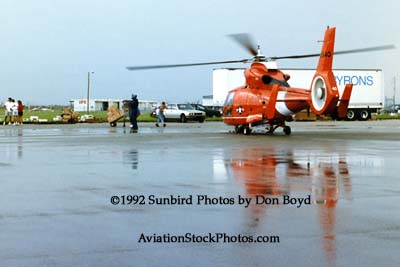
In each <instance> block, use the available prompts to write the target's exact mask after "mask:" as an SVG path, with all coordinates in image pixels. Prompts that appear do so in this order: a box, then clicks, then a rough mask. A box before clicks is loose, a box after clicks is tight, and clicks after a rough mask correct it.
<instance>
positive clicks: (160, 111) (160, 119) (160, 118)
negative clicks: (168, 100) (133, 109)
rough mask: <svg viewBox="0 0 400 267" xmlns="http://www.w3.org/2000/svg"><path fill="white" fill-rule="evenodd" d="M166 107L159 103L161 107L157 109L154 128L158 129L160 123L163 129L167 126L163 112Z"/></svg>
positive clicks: (163, 103)
mask: <svg viewBox="0 0 400 267" xmlns="http://www.w3.org/2000/svg"><path fill="white" fill-rule="evenodd" d="M167 108H168V107H167V105H166V104H165V102H162V103H161V106H160V107H159V108H158V114H157V123H156V126H157V127H159V125H158V123H161V124H162V126H163V127H165V126H167V125H166V124H165V115H164V110H166V109H167Z"/></svg>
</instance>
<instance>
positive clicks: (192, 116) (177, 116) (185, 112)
mask: <svg viewBox="0 0 400 267" xmlns="http://www.w3.org/2000/svg"><path fill="white" fill-rule="evenodd" d="M167 106H168V108H167V109H166V110H164V116H165V119H166V121H180V122H187V121H198V122H204V120H205V118H206V113H205V112H204V111H200V110H195V109H194V107H193V106H192V105H190V104H167Z"/></svg>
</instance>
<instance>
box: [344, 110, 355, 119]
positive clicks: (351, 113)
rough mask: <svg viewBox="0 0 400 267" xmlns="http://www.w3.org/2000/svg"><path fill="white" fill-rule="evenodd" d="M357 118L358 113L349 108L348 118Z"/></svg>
mask: <svg viewBox="0 0 400 267" xmlns="http://www.w3.org/2000/svg"><path fill="white" fill-rule="evenodd" d="M355 119H356V113H355V112H354V110H352V109H348V110H347V113H346V120H348V121H354V120H355Z"/></svg>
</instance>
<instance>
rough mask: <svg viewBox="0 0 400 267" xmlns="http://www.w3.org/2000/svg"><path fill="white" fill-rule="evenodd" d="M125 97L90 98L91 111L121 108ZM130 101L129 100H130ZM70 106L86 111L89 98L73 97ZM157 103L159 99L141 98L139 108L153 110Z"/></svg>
mask: <svg viewBox="0 0 400 267" xmlns="http://www.w3.org/2000/svg"><path fill="white" fill-rule="evenodd" d="M124 100H125V99H108V98H107V99H89V111H90V112H92V111H107V110H108V107H110V106H112V105H114V104H115V105H116V106H117V107H118V108H119V109H122V107H123V101H124ZM128 101H129V100H128ZM69 102H70V106H71V108H72V109H73V110H74V111H77V112H85V111H87V108H88V106H87V99H86V98H84V99H71V100H70V101H69ZM155 105H157V101H150V100H140V99H139V109H140V110H141V111H149V110H152V107H153V106H155Z"/></svg>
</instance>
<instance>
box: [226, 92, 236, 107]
mask: <svg viewBox="0 0 400 267" xmlns="http://www.w3.org/2000/svg"><path fill="white" fill-rule="evenodd" d="M234 96H235V93H234V92H230V93H229V94H228V96H227V97H226V101H225V106H231V105H232V103H233V97H234Z"/></svg>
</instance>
